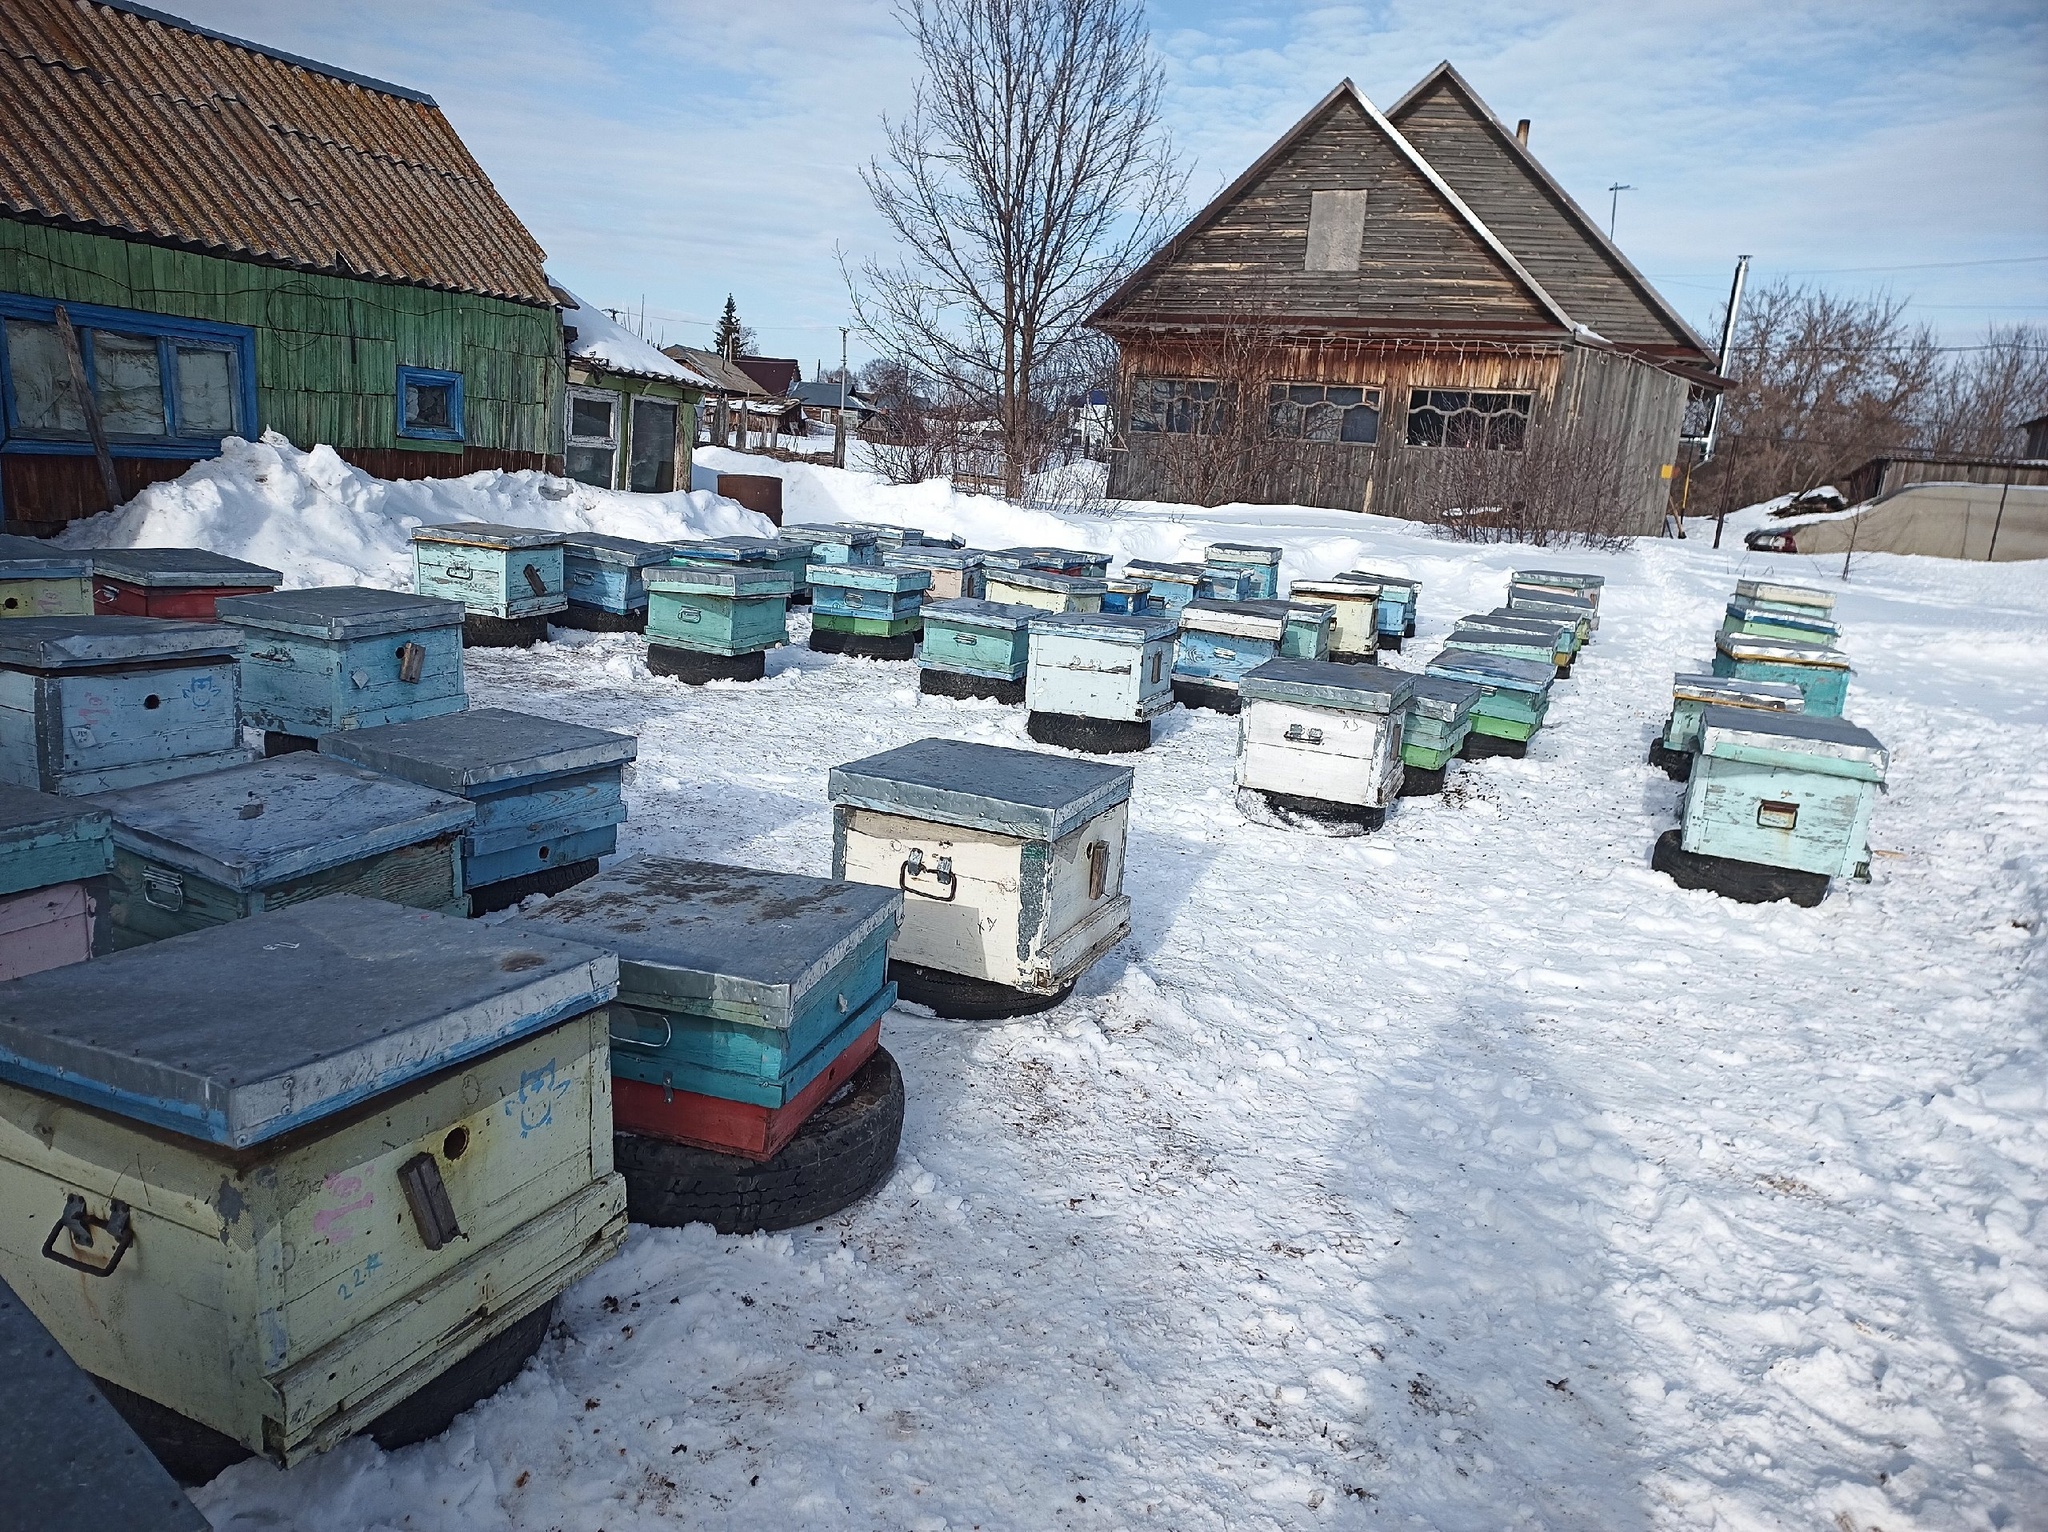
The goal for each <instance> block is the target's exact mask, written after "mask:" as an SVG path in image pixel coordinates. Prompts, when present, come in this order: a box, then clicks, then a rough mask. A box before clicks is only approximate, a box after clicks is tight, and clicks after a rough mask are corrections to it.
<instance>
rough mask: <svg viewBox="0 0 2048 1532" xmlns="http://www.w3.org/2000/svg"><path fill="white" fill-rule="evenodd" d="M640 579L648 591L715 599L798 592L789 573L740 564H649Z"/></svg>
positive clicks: (794, 581)
mask: <svg viewBox="0 0 2048 1532" xmlns="http://www.w3.org/2000/svg"><path fill="white" fill-rule="evenodd" d="M640 579H641V581H642V582H643V583H644V584H645V585H646V586H647V588H648V589H649V590H663V589H675V590H685V591H696V592H699V593H701V594H704V595H713V596H787V595H789V594H791V593H792V592H793V591H795V589H796V577H795V576H794V575H792V574H790V573H789V572H788V571H786V570H781V569H754V568H750V567H748V566H746V565H738V564H735V565H721V564H650V565H649V566H648V567H647V568H646V569H644V570H642V571H641V573H640Z"/></svg>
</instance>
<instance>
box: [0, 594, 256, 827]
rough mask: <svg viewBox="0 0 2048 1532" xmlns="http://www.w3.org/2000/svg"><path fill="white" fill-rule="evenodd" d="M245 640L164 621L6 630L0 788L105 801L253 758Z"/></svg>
mask: <svg viewBox="0 0 2048 1532" xmlns="http://www.w3.org/2000/svg"><path fill="white" fill-rule="evenodd" d="M241 647H242V634H241V631H240V630H239V629H236V628H231V627H229V626H227V625H226V624H225V623H218V622H180V621H176V620H174V619H171V618H165V617H23V618H20V619H18V620H17V621H14V622H5V623H0V782H9V783H12V784H13V785H14V786H16V787H33V788H35V789H36V790H37V791H39V792H46V793H97V792H104V791H106V790H108V789H109V788H117V787H132V786H134V785H136V784H137V783H141V782H162V781H166V780H168V779H170V778H172V777H189V776H193V775H196V774H197V773H200V772H206V771H217V770H219V769H220V768H221V767H223V766H234V765H238V764H240V763H241V762H243V761H246V760H248V759H249V752H248V751H247V750H246V749H244V748H243V746H242V721H241V718H240V716H239V715H238V713H237V710H236V704H235V699H236V695H237V692H238V690H239V684H238V677H237V673H236V665H235V656H236V655H237V654H238V653H239V652H240V650H241Z"/></svg>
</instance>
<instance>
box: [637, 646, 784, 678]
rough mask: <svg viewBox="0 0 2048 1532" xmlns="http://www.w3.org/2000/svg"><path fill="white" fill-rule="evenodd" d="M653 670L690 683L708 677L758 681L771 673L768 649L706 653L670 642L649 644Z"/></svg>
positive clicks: (648, 650)
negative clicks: (676, 645) (676, 646)
mask: <svg viewBox="0 0 2048 1532" xmlns="http://www.w3.org/2000/svg"><path fill="white" fill-rule="evenodd" d="M647 669H648V671H649V673H650V674H653V675H657V676H667V677H668V678H669V679H671V680H674V681H681V682H682V683H683V684H684V685H686V686H702V685H704V683H705V682H707V681H758V680H760V679H761V677H763V676H765V675H766V674H768V651H767V650H766V649H756V650H755V651H754V652H753V653H751V654H706V653H704V652H703V651H702V650H700V649H678V648H674V647H672V646H671V645H668V644H649V645H648V646H647Z"/></svg>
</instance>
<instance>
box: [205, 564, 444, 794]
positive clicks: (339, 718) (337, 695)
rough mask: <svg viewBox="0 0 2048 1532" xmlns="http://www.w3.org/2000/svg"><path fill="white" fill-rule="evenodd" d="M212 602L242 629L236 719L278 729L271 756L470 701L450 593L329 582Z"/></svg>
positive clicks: (431, 714) (269, 745) (270, 730)
mask: <svg viewBox="0 0 2048 1532" xmlns="http://www.w3.org/2000/svg"><path fill="white" fill-rule="evenodd" d="M217 610H218V611H219V613H220V620H221V621H222V622H225V623H229V624H231V625H232V626H234V627H236V628H239V629H240V630H241V632H242V634H243V642H242V660H241V691H242V696H241V717H242V722H243V724H244V725H246V726H247V727H249V728H252V729H262V730H264V731H265V732H266V733H268V734H270V735H272V736H275V737H274V738H272V739H271V740H269V741H268V742H267V748H268V750H269V752H270V753H271V754H273V755H275V754H278V753H280V752H281V751H282V750H284V749H288V748H295V747H296V748H303V749H310V748H312V742H313V741H314V740H315V739H316V738H318V737H319V736H320V735H322V734H328V733H331V732H333V731H334V730H336V729H369V728H375V727H376V726H377V725H379V724H386V723H409V722H411V721H412V720H413V719H415V718H433V717H436V716H438V715H440V714H442V713H459V712H461V711H462V710H463V709H464V708H466V707H468V706H469V696H468V693H467V692H466V691H465V690H464V687H463V681H462V620H463V609H462V607H461V606H460V605H458V604H457V603H455V602H453V601H443V600H441V599H439V598H438V597H435V596H414V595H410V594H408V593H406V592H404V591H396V590H370V589H367V588H363V587H358V586H352V585H336V586H327V587H324V588H321V589H318V590H281V591H265V592H264V593H263V594H261V595H257V596H223V597H222V598H221V599H220V602H219V604H218V607H217Z"/></svg>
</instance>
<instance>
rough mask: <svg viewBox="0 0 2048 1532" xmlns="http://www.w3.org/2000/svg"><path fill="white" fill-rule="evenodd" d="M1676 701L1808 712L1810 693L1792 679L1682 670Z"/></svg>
mask: <svg viewBox="0 0 2048 1532" xmlns="http://www.w3.org/2000/svg"><path fill="white" fill-rule="evenodd" d="M1671 700H1672V701H1673V702H1729V703H1733V704H1735V705H1736V706H1740V707H1761V708H1774V709H1779V710H1782V711H1784V712H1787V713H1803V712H1805V711H1806V693H1805V692H1803V691H1801V690H1800V689H1799V688H1798V687H1796V686H1794V685H1793V684H1792V683H1791V682H1790V681H1746V680H1744V679H1743V678H1742V677H1740V676H1715V675H1700V674H1698V673H1697V672H1688V671H1680V672H1679V673H1678V674H1677V675H1674V676H1673V677H1672V678H1671Z"/></svg>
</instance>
